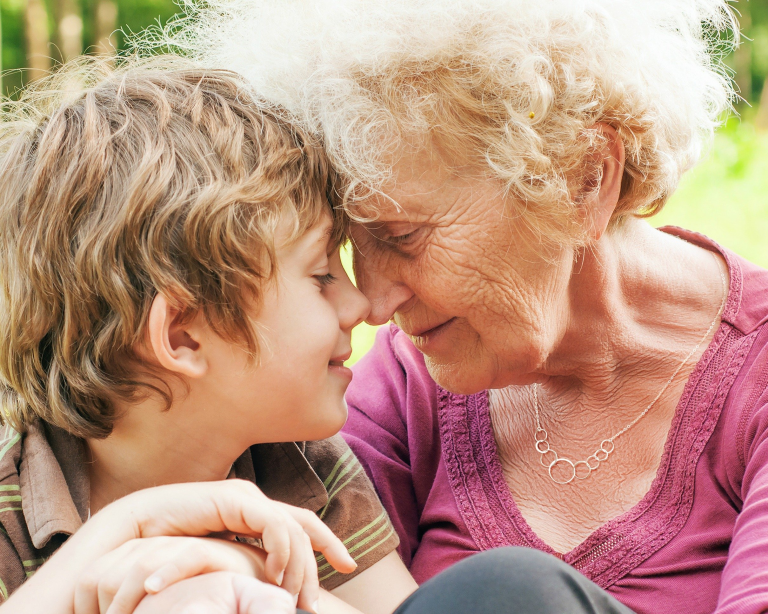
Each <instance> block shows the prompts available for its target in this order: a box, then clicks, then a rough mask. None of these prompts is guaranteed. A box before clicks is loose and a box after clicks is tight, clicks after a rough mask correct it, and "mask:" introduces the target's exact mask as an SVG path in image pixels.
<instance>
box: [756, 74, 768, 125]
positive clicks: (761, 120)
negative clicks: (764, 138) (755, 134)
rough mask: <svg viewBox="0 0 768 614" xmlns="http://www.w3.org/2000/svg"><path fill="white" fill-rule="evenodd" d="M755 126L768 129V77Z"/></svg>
mask: <svg viewBox="0 0 768 614" xmlns="http://www.w3.org/2000/svg"><path fill="white" fill-rule="evenodd" d="M755 126H757V129H758V130H768V77H766V78H765V82H764V83H763V93H762V94H761V95H760V107H759V108H758V109H757V116H756V117H755Z"/></svg>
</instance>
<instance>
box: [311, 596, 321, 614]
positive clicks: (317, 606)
mask: <svg viewBox="0 0 768 614" xmlns="http://www.w3.org/2000/svg"><path fill="white" fill-rule="evenodd" d="M312 611H313V612H314V613H315V614H320V600H319V599H318V600H317V601H315V603H313V604H312Z"/></svg>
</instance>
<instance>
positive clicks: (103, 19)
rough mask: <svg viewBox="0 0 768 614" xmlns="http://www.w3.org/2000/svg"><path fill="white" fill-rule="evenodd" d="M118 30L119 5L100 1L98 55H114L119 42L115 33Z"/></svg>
mask: <svg viewBox="0 0 768 614" xmlns="http://www.w3.org/2000/svg"><path fill="white" fill-rule="evenodd" d="M116 29H117V3H116V2H114V1H113V0H98V2H97V4H96V53H98V54H101V55H114V53H115V51H116V49H117V42H116V41H115V37H114V36H113V33H114V32H115V30H116Z"/></svg>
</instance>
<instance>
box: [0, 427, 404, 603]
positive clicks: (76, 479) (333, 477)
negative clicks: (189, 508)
mask: <svg viewBox="0 0 768 614" xmlns="http://www.w3.org/2000/svg"><path fill="white" fill-rule="evenodd" d="M85 460H86V458H85V446H84V443H83V441H82V440H80V439H77V438H76V437H73V436H72V435H69V434H68V433H66V432H64V431H62V430H61V429H58V428H56V427H52V426H50V425H47V424H42V423H41V424H37V425H33V426H32V427H31V428H30V429H29V431H28V432H27V433H26V434H25V435H19V434H18V433H17V432H16V431H14V430H13V429H11V428H10V427H8V426H5V427H0V594H1V595H2V600H3V601H4V600H6V599H7V598H8V596H9V595H10V594H11V593H12V592H13V591H14V590H16V589H17V588H18V587H19V586H21V584H22V583H23V582H24V581H25V580H26V579H27V578H29V577H30V576H31V575H32V574H33V573H35V571H36V570H37V569H38V568H39V567H40V566H41V565H42V564H43V563H44V562H45V561H46V560H47V559H48V557H50V556H51V555H52V554H53V553H54V552H55V551H56V549H57V548H58V547H59V546H61V544H62V543H64V541H66V539H67V537H69V536H70V535H72V534H73V533H74V532H75V531H77V530H78V528H80V526H82V524H83V522H85V520H86V519H87V517H88V503H89V486H88V474H87V471H86V465H85ZM233 476H236V477H238V478H241V479H250V480H252V481H253V482H255V483H256V484H257V485H258V486H259V488H261V490H262V491H263V492H264V493H265V494H266V495H267V496H268V497H271V498H273V499H276V500H278V501H283V502H285V503H289V504H291V505H295V506H298V507H303V508H306V509H310V510H312V511H313V512H316V513H317V514H318V516H320V518H322V519H323V521H324V522H325V523H326V524H327V525H328V526H329V527H330V528H331V529H332V530H333V532H334V533H335V534H336V535H338V536H339V537H340V538H341V539H342V541H343V542H344V544H345V545H346V547H347V549H348V550H349V552H350V554H351V555H352V557H353V558H354V559H355V560H356V561H357V564H358V568H357V570H356V571H355V572H354V573H352V574H349V575H344V574H340V573H338V572H336V571H335V570H334V569H333V568H332V567H331V566H330V565H329V564H328V563H327V562H326V561H325V558H324V557H323V556H318V559H317V565H318V571H319V574H320V583H321V585H322V586H323V588H326V589H328V590H330V589H333V588H336V587H337V586H339V585H340V584H343V583H344V582H346V581H347V580H349V579H350V578H353V577H354V576H355V575H356V574H358V573H360V572H361V571H363V570H365V569H367V568H368V567H370V566H371V565H373V564H374V563H376V562H377V561H379V560H381V559H382V558H383V557H384V556H386V555H387V554H389V553H390V552H392V551H393V550H395V548H397V545H398V543H399V540H398V538H397V535H396V533H395V531H394V529H393V527H392V524H391V523H390V521H389V518H388V516H387V514H386V512H385V511H384V508H383V507H382V506H381V503H380V502H379V499H378V497H377V496H376V492H375V491H374V489H373V486H372V485H371V483H370V481H369V480H368V477H367V476H366V475H365V471H363V468H362V466H361V465H360V463H359V462H358V460H357V458H355V455H354V454H353V453H352V451H351V450H350V449H349V447H348V446H347V444H346V443H345V442H344V440H343V439H342V438H341V437H340V436H338V435H336V436H334V437H331V438H330V439H325V440H322V441H311V442H306V443H301V444H296V443H277V444H260V445H257V446H253V447H252V448H250V450H249V451H247V452H246V453H245V454H243V455H242V456H241V457H240V458H239V459H238V460H237V462H236V463H235V465H234V467H233V471H232V475H231V476H230V477H233Z"/></svg>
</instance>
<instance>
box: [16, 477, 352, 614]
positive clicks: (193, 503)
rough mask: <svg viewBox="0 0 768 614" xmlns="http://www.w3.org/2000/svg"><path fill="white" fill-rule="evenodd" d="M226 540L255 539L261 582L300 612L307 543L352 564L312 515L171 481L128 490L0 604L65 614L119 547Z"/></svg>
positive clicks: (238, 486)
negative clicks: (153, 540) (154, 540)
mask: <svg viewBox="0 0 768 614" xmlns="http://www.w3.org/2000/svg"><path fill="white" fill-rule="evenodd" d="M231 535H244V536H247V537H254V538H261V540H262V543H263V547H264V551H265V552H266V561H265V565H264V577H265V578H266V580H267V581H269V582H271V583H273V584H278V585H280V586H282V587H283V588H285V589H286V590H288V591H290V592H291V594H294V595H295V594H297V593H302V595H301V603H302V604H306V605H305V606H304V607H306V608H307V609H312V605H313V603H314V602H313V601H312V596H311V595H308V594H305V593H306V592H311V589H309V590H307V587H308V586H309V584H308V582H311V580H310V578H316V577H317V570H316V563H315V557H314V555H312V556H310V555H309V554H305V553H308V552H309V549H310V546H308V545H307V542H309V543H310V544H311V548H312V549H314V550H316V551H319V552H322V553H323V554H324V555H325V557H326V559H327V560H328V562H329V563H330V564H331V565H332V566H333V567H334V568H335V569H337V570H338V571H340V572H342V573H349V572H351V571H354V569H355V567H356V566H357V565H356V564H355V562H354V560H353V559H352V557H351V556H349V553H348V552H347V549H346V548H345V547H344V544H342V543H341V541H340V540H339V539H338V538H337V537H336V536H335V535H334V534H333V532H332V531H331V530H330V529H329V528H328V527H327V526H326V525H325V524H324V523H323V522H322V521H321V520H320V519H319V518H318V517H317V516H316V515H315V514H313V513H312V512H310V511H308V510H302V509H298V508H294V507H291V506H289V505H284V504H282V503H278V502H275V501H272V500H271V499H269V498H267V497H266V496H265V495H264V494H263V493H262V492H261V491H260V490H259V489H258V488H257V487H256V485H255V484H253V483H252V482H246V481H243V480H224V481H221V482H204V483H200V482H198V483H188V484H171V485H168V486H158V487H155V488H148V489H146V490H142V491H138V492H135V493H132V494H130V495H128V496H127V497H123V498H122V499H119V500H117V501H115V502H114V503H111V504H110V505H108V506H107V507H105V508H104V509H103V510H101V511H100V512H98V513H97V514H95V515H94V516H93V517H92V518H91V519H90V520H89V521H88V522H86V523H85V524H84V525H83V526H82V528H81V529H80V530H79V531H77V533H75V534H74V535H73V536H72V537H70V538H69V539H68V540H67V542H66V543H65V544H64V545H63V546H62V547H61V548H60V549H59V551H58V552H56V554H54V555H53V556H52V557H51V558H50V560H49V561H47V562H46V563H45V564H44V565H43V566H42V567H41V568H40V569H39V570H38V571H37V572H36V573H35V575H34V576H33V577H32V578H30V579H29V580H28V581H27V582H25V583H24V584H23V585H22V586H21V588H19V589H18V590H17V591H16V592H15V593H14V594H13V596H12V597H11V599H10V600H9V602H8V603H7V604H3V607H4V608H5V609H6V610H7V611H8V612H9V613H11V612H14V611H18V612H20V613H23V614H26V612H33V611H34V612H43V611H45V612H48V613H50V614H54V613H56V614H58V613H59V612H61V613H69V612H71V611H72V608H73V605H74V587H75V586H76V584H77V582H78V580H79V579H80V577H81V576H82V575H83V573H85V572H86V570H88V569H90V568H91V565H93V563H94V561H96V560H98V559H99V558H101V557H102V556H104V555H106V554H108V553H109V552H111V551H113V550H115V549H117V548H119V547H120V546H122V545H123V544H125V543H126V542H129V541H131V540H134V539H139V538H144V537H160V536H199V537H206V536H231ZM305 576H306V578H307V579H308V580H307V582H305V580H304V578H305ZM201 577H204V576H201ZM43 587H44V588H43ZM315 599H317V597H315ZM307 602H309V603H307ZM14 608H16V609H15V610H14Z"/></svg>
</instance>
